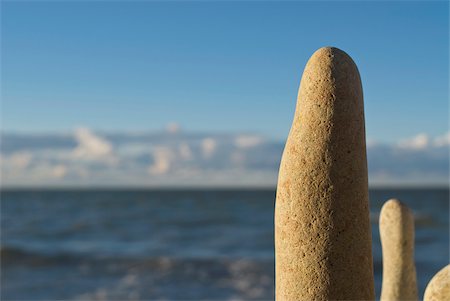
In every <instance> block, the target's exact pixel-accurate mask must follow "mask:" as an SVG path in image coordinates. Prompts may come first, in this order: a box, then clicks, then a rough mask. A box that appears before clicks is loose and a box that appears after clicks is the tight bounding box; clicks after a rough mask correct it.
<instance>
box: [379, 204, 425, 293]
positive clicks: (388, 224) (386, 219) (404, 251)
mask: <svg viewBox="0 0 450 301" xmlns="http://www.w3.org/2000/svg"><path fill="white" fill-rule="evenodd" d="M380 238H381V246H382V248H383V285H382V289H381V301H392V300H408V301H413V300H416V301H417V300H418V294H417V280H416V265H415V263H414V215H413V213H412V212H411V210H410V209H409V208H408V207H407V206H406V205H405V204H403V203H401V202H400V201H398V200H396V199H391V200H389V201H387V202H386V203H385V204H384V205H383V208H382V209H381V213H380Z"/></svg>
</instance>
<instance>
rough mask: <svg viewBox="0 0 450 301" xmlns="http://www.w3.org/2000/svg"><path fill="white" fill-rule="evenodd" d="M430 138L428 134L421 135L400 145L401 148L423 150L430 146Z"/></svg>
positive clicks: (401, 141) (402, 141) (403, 141)
mask: <svg viewBox="0 0 450 301" xmlns="http://www.w3.org/2000/svg"><path fill="white" fill-rule="evenodd" d="M429 144H430V138H429V137H428V135H427V134H424V133H421V134H418V135H417V136H414V137H412V138H409V139H404V140H400V142H399V143H398V147H399V148H403V149H411V150H422V149H425V148H427V147H428V146H429Z"/></svg>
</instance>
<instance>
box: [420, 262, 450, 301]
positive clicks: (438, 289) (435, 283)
mask: <svg viewBox="0 0 450 301" xmlns="http://www.w3.org/2000/svg"><path fill="white" fill-rule="evenodd" d="M423 300H424V301H448V300H450V264H449V265H447V266H446V267H444V268H443V269H442V270H440V271H439V272H438V273H437V274H436V275H434V277H433V278H432V279H431V281H430V283H428V285H427V288H426V289H425V295H424V297H423Z"/></svg>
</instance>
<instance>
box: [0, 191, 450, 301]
mask: <svg viewBox="0 0 450 301" xmlns="http://www.w3.org/2000/svg"><path fill="white" fill-rule="evenodd" d="M394 197H395V198H398V199H400V200H402V201H403V202H404V203H406V204H407V205H408V206H409V207H410V208H412V210H413V211H414V214H415V225H416V229H415V235H416V240H415V246H416V248H415V260H416V267H417V278H418V286H419V296H420V298H422V296H423V292H424V289H425V287H426V285H427V283H428V281H429V280H430V279H431V278H432V276H433V275H434V274H435V273H436V272H437V271H439V270H440V269H441V268H442V267H444V266H445V265H447V264H448V262H449V190H448V189H447V188H445V189H419V188H415V189H398V188H390V189H371V190H370V211H371V221H372V232H373V256H374V271H375V286H376V295H377V298H379V296H380V289H381V277H382V256H381V244H380V236H379V231H378V217H379V212H380V209H381V207H382V205H383V203H384V202H385V201H386V200H388V199H390V198H394ZM274 202H275V191H274V190H273V189H265V190H264V189H256V190H254V189H238V190H234V189H207V190H192V189H191V190H182V189H177V190H139V189H134V190H119V189H114V190H106V189H105V190H95V189H90V190H3V191H1V300H273V299H274V240H273V237H274V229H273V217H274Z"/></svg>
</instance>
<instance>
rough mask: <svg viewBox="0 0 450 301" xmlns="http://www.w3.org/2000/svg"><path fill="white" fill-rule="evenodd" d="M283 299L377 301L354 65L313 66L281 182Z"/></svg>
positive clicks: (328, 59)
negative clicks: (375, 298) (375, 297)
mask: <svg viewBox="0 0 450 301" xmlns="http://www.w3.org/2000/svg"><path fill="white" fill-rule="evenodd" d="M275 262H276V264H275V271H276V299H277V300H279V301H289V300H292V301H294V300H295V301H298V300H373V299H374V287H373V285H374V282H373V281H374V280H373V262H372V249H371V231H370V221H369V201H368V181H367V159H366V141H365V126H364V104H363V93H362V86H361V80H360V77H359V72H358V69H357V67H356V65H355V63H354V62H353V60H352V59H351V58H350V57H349V56H348V55H347V54H346V53H345V52H343V51H342V50H339V49H337V48H332V47H325V48H321V49H319V50H318V51H316V52H315V53H314V54H313V56H312V57H311V58H310V59H309V61H308V63H307V65H306V67H305V70H304V72H303V77H302V80H301V84H300V90H299V93H298V100H297V108H296V112H295V116H294V121H293V123H292V127H291V131H290V133H289V137H288V139H287V142H286V145H285V149H284V152H283V157H282V160H281V166H280V171H279V178H278V187H277V196H276V205H275Z"/></svg>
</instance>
